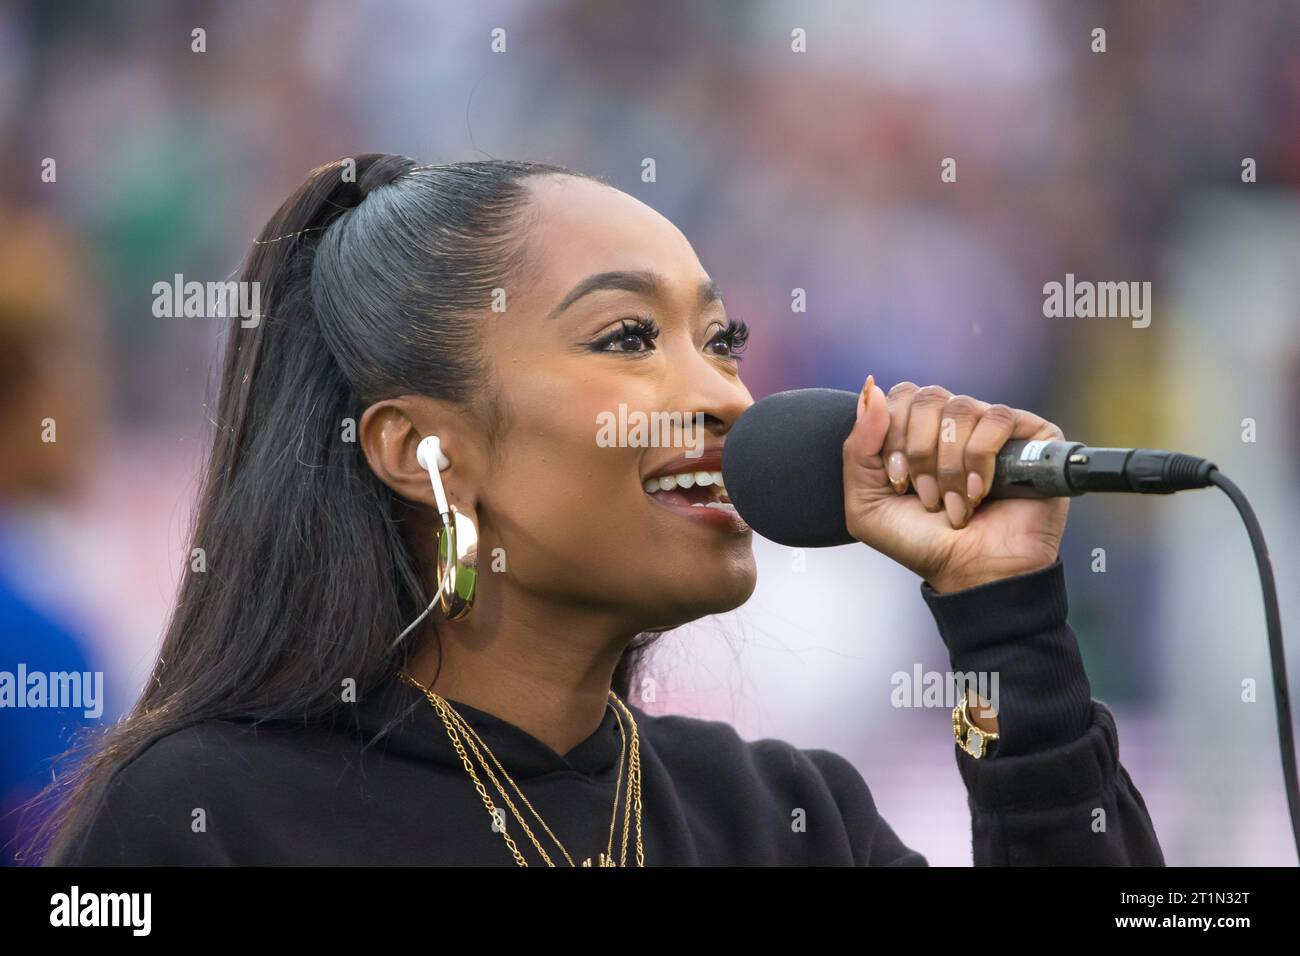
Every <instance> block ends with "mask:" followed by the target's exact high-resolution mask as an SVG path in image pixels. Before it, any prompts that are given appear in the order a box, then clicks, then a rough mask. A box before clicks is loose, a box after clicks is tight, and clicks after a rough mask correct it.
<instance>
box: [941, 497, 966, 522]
mask: <svg viewBox="0 0 1300 956" xmlns="http://www.w3.org/2000/svg"><path fill="white" fill-rule="evenodd" d="M943 506H944V509H945V510H946V511H947V512H948V523H949V524H950V525H952V526H953V527H954V528H960V527H963V526H964V525H965V524H966V502H964V501H962V499H961V495H959V494H957V492H955V491H950V492H948V493H947V494H946V495H944V496H943Z"/></svg>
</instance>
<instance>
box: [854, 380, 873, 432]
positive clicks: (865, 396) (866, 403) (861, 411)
mask: <svg viewBox="0 0 1300 956" xmlns="http://www.w3.org/2000/svg"><path fill="white" fill-rule="evenodd" d="M875 384H876V379H875V377H874V376H871V375H868V376H867V384H865V385H863V386H862V401H861V402H859V403H858V421H862V416H863V415H865V414H867V411H868V410H869V409H870V408H871V391H872V387H873V386H874V385H875Z"/></svg>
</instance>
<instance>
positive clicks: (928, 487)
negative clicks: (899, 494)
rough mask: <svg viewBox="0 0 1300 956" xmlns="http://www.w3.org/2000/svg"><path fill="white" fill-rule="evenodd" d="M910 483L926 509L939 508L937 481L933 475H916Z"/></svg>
mask: <svg viewBox="0 0 1300 956" xmlns="http://www.w3.org/2000/svg"><path fill="white" fill-rule="evenodd" d="M912 485H913V487H915V488H916V496H917V497H918V498H920V499H921V504H923V505H924V506H925V510H926V511H938V510H939V482H937V481H936V480H935V478H934V475H917V476H916V477H915V478H913V479H912Z"/></svg>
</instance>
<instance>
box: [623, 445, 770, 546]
mask: <svg viewBox="0 0 1300 956" xmlns="http://www.w3.org/2000/svg"><path fill="white" fill-rule="evenodd" d="M641 486H642V490H643V491H644V492H645V493H646V495H647V496H648V497H649V498H650V499H651V500H652V501H653V502H654V503H655V504H657V505H659V506H661V507H663V508H666V509H668V510H670V511H672V512H674V513H676V514H678V515H680V516H682V517H685V518H690V519H693V520H697V521H702V522H706V523H708V524H710V525H713V526H716V527H719V528H723V529H725V530H730V531H734V532H744V531H748V530H749V526H748V525H747V524H745V522H744V521H743V520H742V519H741V517H740V515H739V514H738V513H737V512H736V509H735V507H734V506H733V505H732V504H731V498H730V497H729V496H728V495H727V489H726V487H725V486H724V485H723V483H722V448H721V446H718V447H715V448H712V449H709V450H707V451H705V452H704V453H703V454H702V455H698V456H696V457H694V458H691V457H688V456H686V455H680V456H678V457H677V458H674V459H672V460H671V461H667V462H665V463H664V464H662V465H660V466H659V467H658V468H656V469H654V470H653V471H651V472H650V473H649V474H648V475H646V477H645V478H643V479H642V482H641Z"/></svg>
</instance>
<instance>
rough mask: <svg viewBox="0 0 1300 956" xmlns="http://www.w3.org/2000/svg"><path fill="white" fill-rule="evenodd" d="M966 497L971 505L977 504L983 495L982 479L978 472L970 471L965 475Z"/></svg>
mask: <svg viewBox="0 0 1300 956" xmlns="http://www.w3.org/2000/svg"><path fill="white" fill-rule="evenodd" d="M966 497H967V499H969V501H970V503H971V504H973V505H977V504H979V503H980V499H981V498H983V497H984V479H983V478H981V477H980V476H979V473H978V472H975V471H972V472H971V473H970V474H969V475H967V476H966Z"/></svg>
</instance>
